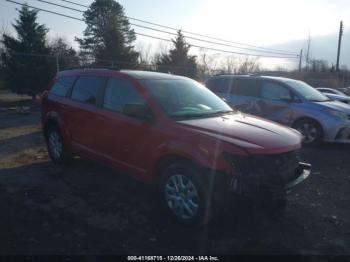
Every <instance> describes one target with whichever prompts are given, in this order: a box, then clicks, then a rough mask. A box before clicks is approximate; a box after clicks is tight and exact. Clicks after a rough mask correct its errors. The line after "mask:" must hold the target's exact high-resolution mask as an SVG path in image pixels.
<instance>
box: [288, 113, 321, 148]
mask: <svg viewBox="0 0 350 262" xmlns="http://www.w3.org/2000/svg"><path fill="white" fill-rule="evenodd" d="M294 128H295V129H296V130H298V131H299V132H300V133H301V134H302V136H303V143H304V144H305V145H318V144H320V143H321V142H322V139H323V132H322V128H321V126H320V125H319V124H318V123H317V122H316V121H313V120H311V119H310V120H309V119H304V120H300V121H298V122H297V123H296V124H295V125H294Z"/></svg>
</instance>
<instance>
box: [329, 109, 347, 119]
mask: <svg viewBox="0 0 350 262" xmlns="http://www.w3.org/2000/svg"><path fill="white" fill-rule="evenodd" d="M327 112H328V113H329V114H331V115H332V116H335V117H336V118H338V119H341V120H349V117H348V115H347V114H345V113H344V112H341V111H336V110H331V109H328V110H327Z"/></svg>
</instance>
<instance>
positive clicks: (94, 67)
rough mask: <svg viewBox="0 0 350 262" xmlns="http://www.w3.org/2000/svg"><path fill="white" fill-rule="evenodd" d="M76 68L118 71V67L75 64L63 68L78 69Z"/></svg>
mask: <svg viewBox="0 0 350 262" xmlns="http://www.w3.org/2000/svg"><path fill="white" fill-rule="evenodd" d="M78 69H104V70H115V71H120V68H118V67H113V66H75V67H69V68H67V69H65V70H78Z"/></svg>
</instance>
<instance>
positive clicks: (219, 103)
mask: <svg viewBox="0 0 350 262" xmlns="http://www.w3.org/2000/svg"><path fill="white" fill-rule="evenodd" d="M42 126H43V132H44V136H45V139H46V143H47V149H48V152H49V155H50V157H51V159H52V161H53V162H55V163H57V164H62V163H66V162H67V161H69V160H71V159H72V155H74V154H79V155H83V156H86V157H88V158H90V159H92V160H95V161H99V162H101V163H104V164H106V165H109V166H111V167H113V168H116V169H118V170H123V171H126V172H127V173H129V174H131V175H133V176H135V177H136V178H138V179H140V180H142V181H144V182H146V183H151V184H155V185H156V186H157V187H158V189H159V192H160V197H161V199H162V202H163V204H164V206H165V208H166V209H167V210H168V212H169V214H171V215H172V216H173V217H174V218H176V219H177V220H178V221H180V222H182V223H185V224H203V223H205V222H207V221H208V220H209V218H210V217H211V215H213V214H214V213H216V212H220V211H222V210H224V207H225V205H226V203H227V202H229V201H228V200H229V198H230V195H231V194H233V193H237V194H241V195H243V196H247V197H251V198H252V199H254V200H256V201H257V202H259V203H261V204H262V206H264V207H265V208H266V209H267V210H269V211H271V212H276V211H279V210H281V209H283V208H284V206H285V202H286V190H290V188H292V187H294V186H295V185H297V184H299V183H300V182H302V181H303V180H304V179H306V178H307V177H308V176H309V174H310V166H309V165H307V164H303V163H300V162H299V160H298V149H300V147H301V135H300V133H299V132H297V131H296V130H294V129H292V128H288V127H284V126H282V125H279V124H277V123H273V122H271V121H267V120H263V119H261V118H258V117H254V116H250V115H245V114H242V113H240V112H238V111H235V110H232V109H231V107H230V106H229V105H227V104H226V103H225V102H224V101H223V100H222V99H220V98H219V97H218V96H216V95H215V94H214V93H212V92H211V91H209V90H208V89H207V88H205V87H204V86H203V85H201V84H199V83H197V82H195V81H193V80H191V79H188V78H185V77H180V76H174V75H170V74H161V73H154V72H142V71H117V70H108V69H105V70H103V69H77V70H67V71H64V72H60V73H59V74H58V75H57V76H56V77H55V79H54V80H53V82H52V84H51V85H50V88H49V90H48V91H46V92H45V93H44V94H43V99H42ZM130 194H132V192H130ZM158 211H159V210H157V211H156V212H158ZM237 212H239V211H237Z"/></svg>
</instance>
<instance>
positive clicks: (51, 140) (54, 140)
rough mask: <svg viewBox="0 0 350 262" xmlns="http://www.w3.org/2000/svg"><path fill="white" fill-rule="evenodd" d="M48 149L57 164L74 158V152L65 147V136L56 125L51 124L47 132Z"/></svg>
mask: <svg viewBox="0 0 350 262" xmlns="http://www.w3.org/2000/svg"><path fill="white" fill-rule="evenodd" d="M45 136H46V145H47V151H48V153H49V156H50V158H51V160H52V161H53V162H54V163H56V164H66V163H68V162H70V161H71V160H72V158H73V156H72V154H71V153H70V152H69V151H68V150H66V149H65V147H64V142H63V136H62V135H61V133H60V131H59V129H58V128H57V127H56V126H53V125H52V126H49V127H48V128H47V130H46V133H45Z"/></svg>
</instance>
